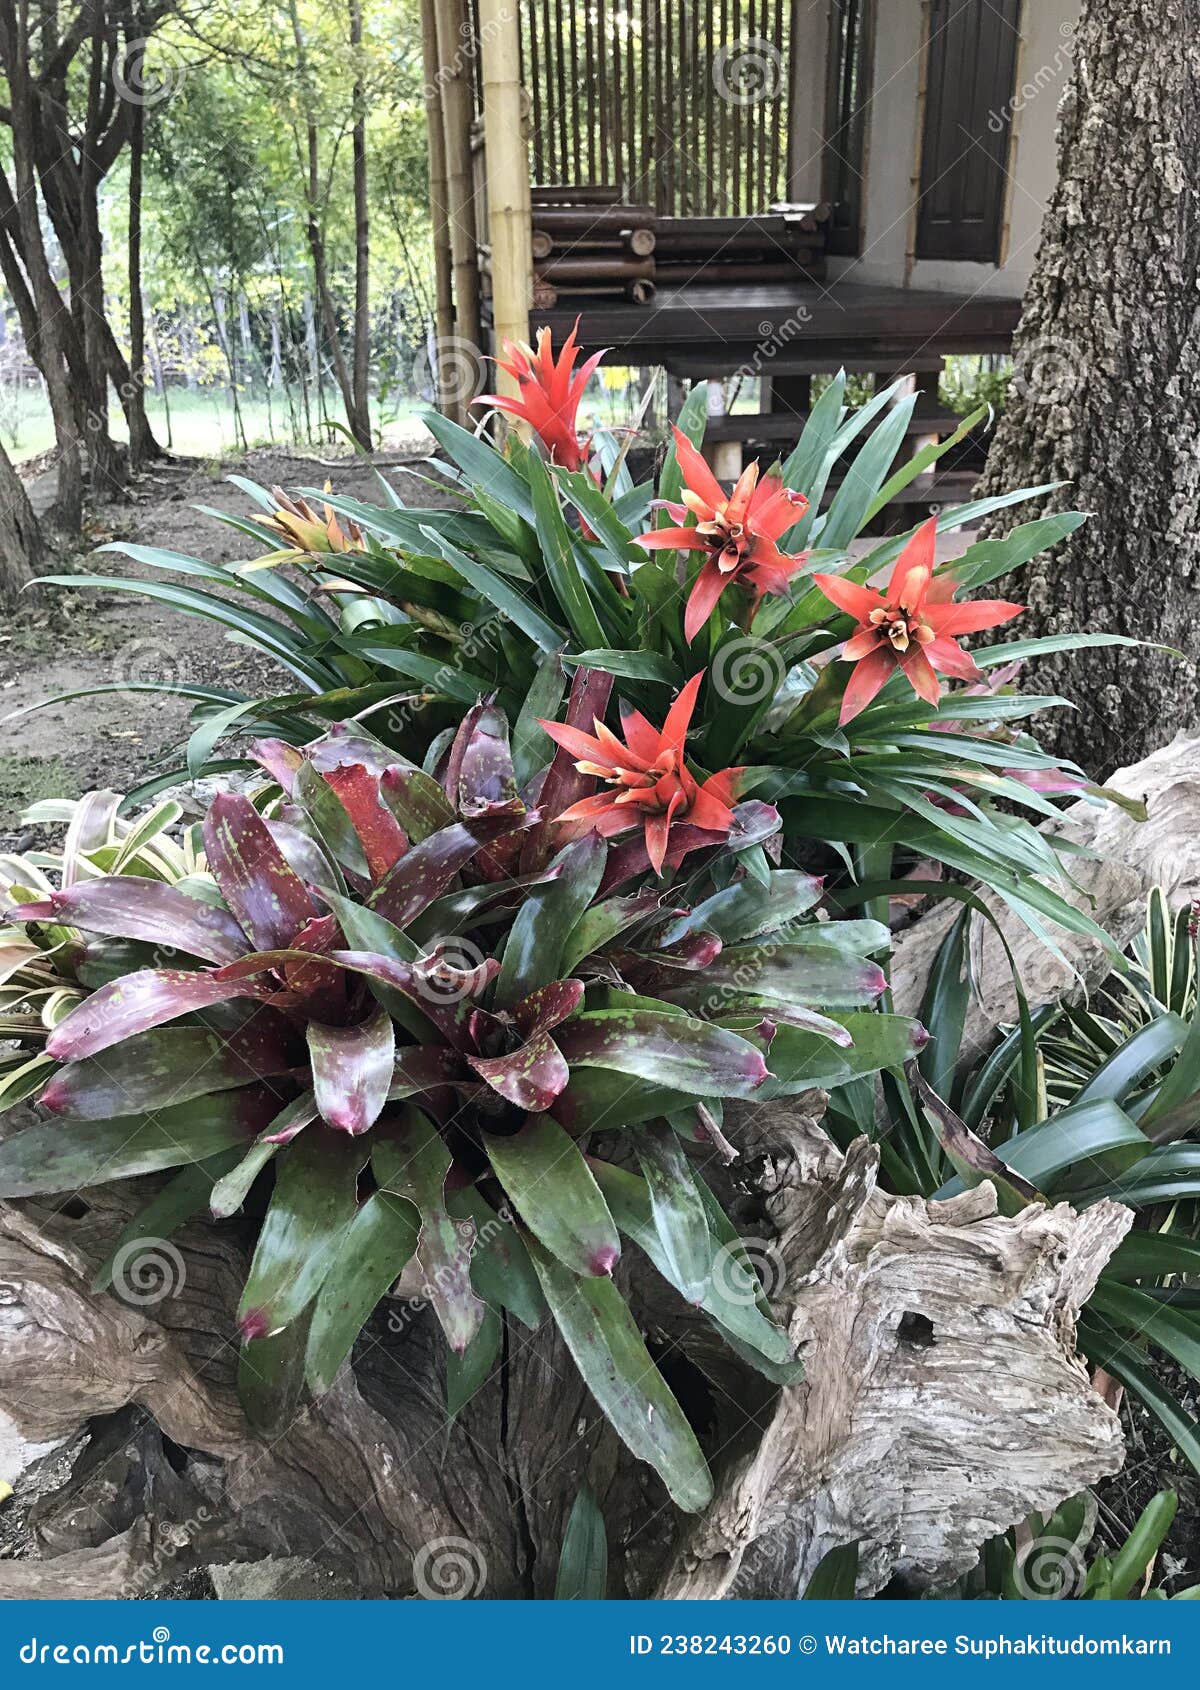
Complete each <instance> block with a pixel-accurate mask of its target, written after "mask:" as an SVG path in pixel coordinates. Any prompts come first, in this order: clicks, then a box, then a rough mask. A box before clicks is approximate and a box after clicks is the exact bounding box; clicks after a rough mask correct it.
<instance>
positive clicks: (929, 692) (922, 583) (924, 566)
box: [813, 517, 1025, 724]
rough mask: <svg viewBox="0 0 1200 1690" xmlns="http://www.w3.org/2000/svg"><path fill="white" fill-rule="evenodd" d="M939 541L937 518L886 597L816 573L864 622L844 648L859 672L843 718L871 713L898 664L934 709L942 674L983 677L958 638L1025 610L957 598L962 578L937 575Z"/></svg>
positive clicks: (922, 531) (902, 561)
mask: <svg viewBox="0 0 1200 1690" xmlns="http://www.w3.org/2000/svg"><path fill="white" fill-rule="evenodd" d="M936 540H937V518H936V517H930V519H929V521H928V522H925V523H922V525H921V527H920V528H918V529H917V532H916V533H915V534H914V535H913V537H912V539H911V540H910V541H909V542H908V544H907V546H905V548H904V550H903V551H902V552H901V553H900V556H899V557H898V558H897V559H896V567H895V569H894V570H893V571H892V578H891V580H890V582H889V583H888V590H887V592H886V594H885V593H880V592H877V591H876V590H875V588H874V587H858V586H855V584H854V583H853V582H852V581H846V580H844V579H843V578H842V576H840V575H814V576H813V582H814V584H815V585H816V586H817V587H819V588H820V590H821V591H822V592H823V593H824V595H825V597H826V598H827V599H829V600H830V602H831V603H833V604H835V605H837V607H838V609H839V610H844V611H845V612H846V614H847V615H848V616H853V617H854V619H855V620H856V622H857V623H858V628H857V629H856V631H855V633H854V634H853V636H852V637H851V638H850V639H848V640H847V641H846V644H845V645H844V646H843V647H842V661H843V662H844V663H853V664H854V665H855V669H854V673H853V675H851V677H850V681H849V684H848V685H847V687H846V692H845V696H844V698H843V699H842V710H841V715H840V717H839V721H840V722H841V723H843V724H844V723H846V722H848V721H850V719H851V718H852V717H854V716H857V715H858V714H859V713H860V711H863V710H865V709H866V707H867V705H868V704H870V702H871V700H872V699H873V698H874V697H875V695H876V693H878V692H879V690H880V688H881V687H882V686H883V685H884V683H885V682H886V681H887V680H888V678H889V676H891V675H892V674H893V673H894V672H895V670H896V669H900V670H902V671H903V673H904V676H905V678H906V679H907V680H908V682H909V684H910V685H911V687H912V689H913V691H914V692H915V693H916V694H917V695H918V697H920V698H923V699H924V700H925V701H926V703H927V704H932V705H933V706H934V708H935V709H936V708H937V704H938V699H939V697H940V696H941V685H940V683H939V681H938V675H939V674H941V675H950V676H953V678H954V679H955V680H959V681H975V680H978V679H979V677H980V674H981V670H980V669H979V666H978V664H977V663H976V662H975V659H974V658H973V657H972V656H971V654H970V652H968V651H964V650H963V649H962V647H961V646H960V645H959V644H958V641H957V639H956V638H955V635H957V634H977V633H979V632H981V631H982V630H983V629H984V628H996V627H998V626H999V625H1000V624H1001V623H1002V622H1011V620H1012V618H1013V617H1014V616H1020V614H1021V612H1022V611H1023V610H1024V609H1025V606H1024V605H1023V604H1010V603H1009V602H1008V600H1006V599H975V600H974V601H972V602H971V603H968V604H954V603H952V602H951V601H952V599H953V597H954V594H955V593H956V592H957V591H958V582H957V581H955V580H954V578H953V576H951V575H943V576H940V577H939V579H938V580H936V581H935V580H934V579H933V557H934V545H935V542H936Z"/></svg>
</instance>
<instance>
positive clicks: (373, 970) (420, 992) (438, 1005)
mask: <svg viewBox="0 0 1200 1690" xmlns="http://www.w3.org/2000/svg"><path fill="white" fill-rule="evenodd" d="M330 960H331V961H333V962H336V963H337V964H339V966H340V967H342V968H348V969H350V970H351V971H352V972H353V973H355V974H363V975H365V976H366V978H367V979H368V980H378V981H379V983H380V984H381V985H384V986H393V987H394V988H395V989H396V991H398V992H399V993H400V994H401V996H403V997H406V998H407V999H408V1000H409V1002H410V1003H413V1004H415V1005H416V1006H417V1008H418V1009H419V1010H420V1011H421V1013H422V1014H423V1015H424V1016H425V1018H426V1020H428V1021H430V1022H432V1023H433V1025H434V1026H435V1027H436V1028H437V1030H438V1032H439V1033H441V1035H442V1037H443V1038H444V1039H445V1040H446V1041H447V1043H448V1044H451V1045H453V1046H454V1048H455V1049H456V1050H464V1049H465V1048H466V1047H467V1045H468V1044H469V1042H470V1038H469V1034H468V1032H467V1019H468V1016H469V1015H470V1004H469V1003H468V1002H466V1001H465V1000H458V999H456V998H454V997H453V996H452V995H450V994H446V993H442V992H440V991H437V990H432V989H431V987H430V985H429V984H428V983H426V982H425V981H423V980H421V979H420V978H419V977H418V976H417V973H416V971H415V969H414V967H413V965H412V964H411V963H408V962H400V961H398V960H397V959H396V958H394V957H386V956H381V955H379V953H378V952H376V951H334V952H332V953H331V958H330Z"/></svg>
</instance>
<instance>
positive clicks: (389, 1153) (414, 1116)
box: [371, 1107, 484, 1355]
mask: <svg viewBox="0 0 1200 1690" xmlns="http://www.w3.org/2000/svg"><path fill="white" fill-rule="evenodd" d="M373 1143H374V1149H373V1151H372V1155H371V1168H372V1171H373V1173H374V1175H375V1178H376V1179H377V1180H378V1181H379V1184H380V1187H381V1189H383V1190H384V1191H390V1192H392V1193H394V1195H395V1196H397V1197H406V1198H407V1199H408V1200H409V1202H410V1203H412V1204H413V1206H414V1207H415V1208H416V1210H417V1213H418V1214H419V1216H420V1217H421V1230H420V1234H419V1237H418V1240H417V1250H416V1257H417V1261H418V1263H419V1264H420V1267H421V1270H422V1273H423V1274H424V1281H425V1282H424V1284H423V1286H422V1288H421V1293H422V1295H423V1296H425V1297H427V1298H428V1299H429V1302H430V1304H431V1305H432V1307H433V1312H434V1313H435V1314H436V1315H437V1318H438V1320H439V1321H440V1323H441V1327H442V1330H443V1332H444V1333H445V1334H446V1342H447V1343H448V1344H449V1345H450V1348H451V1349H452V1350H454V1351H456V1352H457V1353H458V1354H459V1355H461V1354H462V1353H463V1351H464V1350H465V1349H466V1347H467V1345H468V1344H469V1343H470V1342H471V1340H472V1338H474V1336H475V1334H476V1333H477V1332H478V1330H479V1328H480V1325H481V1324H482V1321H483V1311H484V1305H483V1303H482V1302H481V1301H480V1300H479V1298H478V1297H477V1296H476V1295H475V1292H474V1289H473V1288H472V1285H471V1242H472V1239H473V1237H474V1229H473V1228H471V1227H469V1226H468V1227H464V1228H463V1229H462V1230H460V1229H459V1227H458V1225H456V1223H455V1221H454V1219H453V1217H452V1216H451V1214H450V1213H449V1211H448V1210H447V1208H446V1175H447V1174H448V1173H449V1172H450V1165H451V1157H450V1152H449V1151H448V1150H447V1149H446V1146H445V1145H444V1144H443V1142H442V1139H441V1136H440V1134H439V1133H438V1130H437V1128H436V1127H435V1126H434V1124H433V1122H432V1121H431V1120H430V1119H429V1117H428V1116H427V1115H424V1114H422V1113H421V1111H420V1110H419V1109H413V1108H411V1107H402V1108H401V1109H400V1110H398V1111H397V1112H396V1115H395V1117H389V1119H388V1121H387V1123H386V1126H385V1127H383V1128H382V1129H381V1131H380V1132H379V1133H378V1134H376V1136H375V1139H374V1141H373Z"/></svg>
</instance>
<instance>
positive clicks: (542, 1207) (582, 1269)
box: [483, 1115, 621, 1276]
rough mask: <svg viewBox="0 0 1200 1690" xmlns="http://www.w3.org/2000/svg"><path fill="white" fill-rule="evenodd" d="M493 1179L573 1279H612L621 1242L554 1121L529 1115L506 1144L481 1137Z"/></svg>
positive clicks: (569, 1140)
mask: <svg viewBox="0 0 1200 1690" xmlns="http://www.w3.org/2000/svg"><path fill="white" fill-rule="evenodd" d="M483 1142H484V1148H485V1149H486V1150H487V1153H488V1156H489V1158H490V1160H491V1164H492V1168H493V1171H494V1172H495V1174H496V1177H497V1179H498V1180H499V1181H500V1183H501V1185H502V1186H503V1187H504V1189H505V1191H506V1192H507V1193H508V1195H509V1197H510V1198H511V1199H512V1201H513V1202H514V1203H515V1205H516V1207H517V1210H518V1212H519V1214H520V1216H521V1219H522V1220H523V1221H524V1223H525V1225H526V1226H527V1227H528V1228H529V1230H530V1231H531V1232H532V1233H533V1234H534V1236H535V1237H537V1238H539V1239H540V1240H541V1242H542V1243H543V1244H544V1245H545V1247H546V1249H547V1250H550V1251H551V1252H552V1253H553V1254H554V1255H555V1256H557V1257H558V1259H559V1260H560V1261H561V1262H564V1263H565V1264H566V1265H567V1266H568V1267H569V1268H571V1269H573V1270H574V1271H575V1272H576V1273H581V1274H598V1275H601V1276H605V1275H608V1274H611V1273H612V1270H613V1268H614V1267H615V1265H616V1262H617V1259H618V1257H619V1256H620V1254H621V1241H620V1239H619V1238H618V1236H617V1228H616V1223H615V1222H614V1220H613V1218H612V1216H611V1215H610V1214H609V1212H608V1205H607V1204H606V1203H605V1201H604V1198H603V1197H602V1196H601V1194H600V1187H599V1186H598V1185H597V1184H596V1181H595V1178H594V1177H593V1175H592V1172H591V1170H590V1169H589V1167H588V1165H587V1163H586V1162H585V1161H584V1159H583V1157H582V1156H581V1155H580V1153H579V1146H578V1145H577V1144H576V1143H575V1141H574V1139H572V1138H569V1137H568V1136H567V1134H566V1133H565V1132H564V1131H563V1129H562V1128H561V1127H560V1126H559V1124H558V1122H557V1121H552V1120H551V1119H550V1117H549V1116H548V1115H535V1116H533V1118H532V1119H531V1120H529V1121H527V1122H526V1123H525V1125H524V1126H523V1127H522V1128H521V1130H520V1131H519V1132H517V1133H514V1134H513V1136H512V1137H511V1138H501V1137H500V1136H499V1135H498V1134H495V1133H484V1135H483Z"/></svg>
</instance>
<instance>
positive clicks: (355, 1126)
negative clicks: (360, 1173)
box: [308, 1008, 396, 1135]
mask: <svg viewBox="0 0 1200 1690" xmlns="http://www.w3.org/2000/svg"><path fill="white" fill-rule="evenodd" d="M308 1054H309V1056H310V1058H311V1060H312V1074H313V1091H314V1093H315V1094H316V1099H317V1107H318V1109H319V1110H320V1112H321V1117H322V1119H323V1120H325V1121H327V1122H328V1124H329V1125H330V1126H331V1127H336V1128H337V1130H338V1131H339V1132H344V1133H351V1134H353V1135H357V1134H358V1133H365V1132H366V1131H367V1130H368V1128H370V1127H372V1126H373V1125H374V1124H375V1122H376V1121H377V1120H378V1118H379V1115H380V1112H381V1111H382V1109H383V1106H384V1104H385V1103H386V1102H387V1095H388V1087H389V1086H390V1085H391V1083H392V1065H393V1062H394V1060H395V1055H396V1033H395V1029H394V1027H393V1026H392V1018H391V1016H390V1015H389V1014H388V1013H387V1011H386V1010H385V1009H382V1008H380V1009H376V1011H375V1013H374V1014H373V1015H371V1016H370V1017H369V1018H368V1019H367V1020H366V1021H364V1022H362V1023H361V1024H360V1025H359V1026H357V1027H326V1026H324V1025H323V1024H322V1023H321V1022H319V1021H310V1022H309V1024H308Z"/></svg>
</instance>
